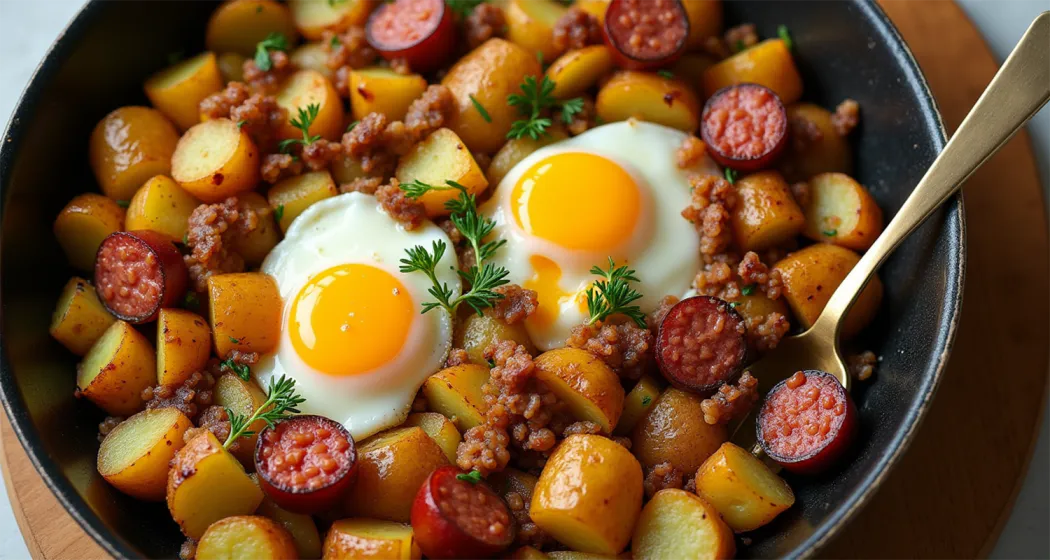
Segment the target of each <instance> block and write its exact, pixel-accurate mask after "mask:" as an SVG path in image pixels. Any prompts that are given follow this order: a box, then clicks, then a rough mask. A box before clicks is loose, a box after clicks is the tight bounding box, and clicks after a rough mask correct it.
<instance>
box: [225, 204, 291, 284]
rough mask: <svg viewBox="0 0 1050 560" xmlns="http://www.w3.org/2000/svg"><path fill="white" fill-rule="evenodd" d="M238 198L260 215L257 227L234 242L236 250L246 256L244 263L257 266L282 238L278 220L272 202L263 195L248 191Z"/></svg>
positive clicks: (253, 266)
mask: <svg viewBox="0 0 1050 560" xmlns="http://www.w3.org/2000/svg"><path fill="white" fill-rule="evenodd" d="M238 198H240V201H241V204H243V205H245V206H247V207H249V208H251V209H253V210H255V211H256V213H257V214H258V216H259V222H258V224H257V225H256V226H255V229H254V230H252V231H250V232H248V233H246V234H244V235H241V236H238V237H237V242H236V243H235V244H234V250H236V251H237V253H239V254H240V255H241V256H242V257H244V263H245V264H247V265H248V266H249V267H251V268H255V267H257V266H259V265H260V264H262V262H263V260H264V259H265V258H266V255H269V254H270V251H271V250H273V248H274V247H275V246H276V245H277V242H278V241H280V240H281V236H280V234H279V233H277V222H276V221H275V220H274V212H273V209H272V208H270V202H269V201H268V200H266V198H265V197H264V196H263V195H261V194H259V193H257V192H246V193H243V194H241V195H240V196H239V197H238Z"/></svg>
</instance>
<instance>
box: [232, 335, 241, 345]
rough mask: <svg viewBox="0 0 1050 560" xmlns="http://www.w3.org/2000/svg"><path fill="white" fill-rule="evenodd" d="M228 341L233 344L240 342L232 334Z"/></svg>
mask: <svg viewBox="0 0 1050 560" xmlns="http://www.w3.org/2000/svg"><path fill="white" fill-rule="evenodd" d="M230 342H232V343H234V344H240V343H241V341H240V340H239V339H236V338H233V337H232V336H231V337H230Z"/></svg>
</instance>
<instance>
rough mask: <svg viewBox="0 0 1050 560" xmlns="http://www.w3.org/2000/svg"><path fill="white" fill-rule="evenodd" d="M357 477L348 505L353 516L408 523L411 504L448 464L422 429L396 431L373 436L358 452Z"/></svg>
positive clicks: (410, 428) (347, 498)
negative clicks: (440, 468)
mask: <svg viewBox="0 0 1050 560" xmlns="http://www.w3.org/2000/svg"><path fill="white" fill-rule="evenodd" d="M357 462H358V474H357V482H356V483H355V485H354V489H353V491H352V492H350V493H349V494H347V497H346V501H345V506H346V511H347V513H348V514H350V515H352V516H354V517H373V518H376V519H385V520H387V521H398V522H402V523H405V522H408V520H409V517H410V513H411V511H412V501H413V500H414V499H415V498H416V493H417V492H418V491H419V487H420V486H422V485H423V481H424V480H426V478H427V477H428V476H430V473H431V472H433V471H434V469H436V468H438V467H441V466H443V465H447V464H449V461H448V458H447V457H446V456H445V452H444V451H442V450H441V447H439V446H438V444H437V443H435V442H434V440H433V439H431V438H430V436H428V435H427V434H426V432H424V431H423V429H422V428H417V427H409V428H395V429H393V430H387V431H385V432H381V433H379V434H376V435H374V436H372V437H371V438H369V439H367V440H365V441H364V442H362V443H361V446H360V447H359V448H358V450H357Z"/></svg>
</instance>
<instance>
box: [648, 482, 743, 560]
mask: <svg viewBox="0 0 1050 560" xmlns="http://www.w3.org/2000/svg"><path fill="white" fill-rule="evenodd" d="M631 555H632V557H634V558H636V559H637V560H649V559H654V560H655V559H659V558H697V559H710V560H720V559H723V558H733V557H734V556H735V555H736V540H735V539H734V538H733V530H732V529H730V528H729V526H728V525H726V523H725V521H722V518H721V517H719V514H718V511H717V510H716V509H715V508H714V507H712V506H711V504H709V503H707V502H705V501H704V499H703V498H701V497H699V496H697V495H696V494H693V493H692V492H686V491H685V490H678V489H675V488H667V489H664V490H660V491H659V492H657V493H656V495H655V496H653V499H652V500H650V501H649V503H648V504H646V505H645V508H644V509H642V515H641V516H640V517H639V518H638V525H636V526H635V528H634V538H632V539H631Z"/></svg>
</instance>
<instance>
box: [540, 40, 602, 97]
mask: <svg viewBox="0 0 1050 560" xmlns="http://www.w3.org/2000/svg"><path fill="white" fill-rule="evenodd" d="M615 67H616V63H615V62H614V61H613V58H612V53H610V52H609V47H606V46H605V45H590V46H587V47H583V48H582V49H575V50H571V51H569V52H567V53H565V54H563V55H561V56H560V57H558V59H557V60H555V61H554V63H553V64H551V65H550V68H547V77H548V78H550V79H551V81H552V82H554V91H552V92H551V95H552V96H554V97H555V98H556V99H569V98H572V97H578V96H580V95H583V94H584V93H586V92H587V90H589V89H591V87H592V86H594V84H597V83H598V80H600V79H602V78H603V77H605V75H606V74H608V73H610V72H612V71H613V68H615Z"/></svg>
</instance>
